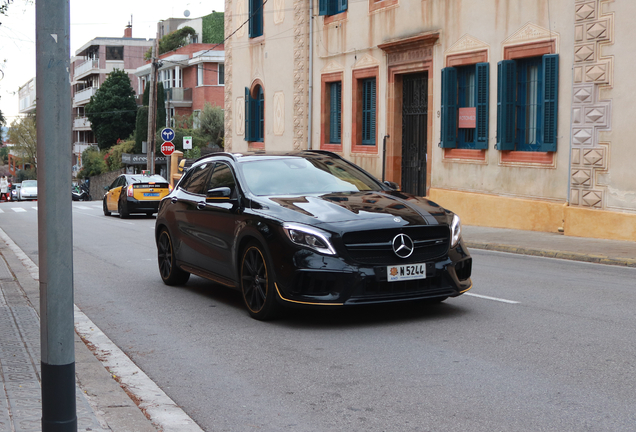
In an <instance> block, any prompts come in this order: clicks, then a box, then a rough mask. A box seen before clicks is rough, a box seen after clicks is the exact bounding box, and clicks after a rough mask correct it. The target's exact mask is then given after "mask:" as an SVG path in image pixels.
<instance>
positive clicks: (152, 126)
mask: <svg viewBox="0 0 636 432" xmlns="http://www.w3.org/2000/svg"><path fill="white" fill-rule="evenodd" d="M158 45H159V32H157V37H156V38H155V44H154V45H153V46H152V68H151V72H150V92H149V95H148V96H149V101H148V146H147V147H148V148H147V153H146V154H147V158H148V161H147V165H146V166H147V169H148V171H149V173H150V174H151V175H152V174H154V173H155V147H156V133H157V69H158V68H159V63H158V59H157V55H158V54H157V53H158V51H159V47H158Z"/></svg>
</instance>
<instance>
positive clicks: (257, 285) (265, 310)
mask: <svg viewBox="0 0 636 432" xmlns="http://www.w3.org/2000/svg"><path fill="white" fill-rule="evenodd" d="M271 269H272V265H271V260H270V259H269V257H268V256H267V254H266V253H265V252H264V248H263V247H262V246H261V245H260V244H258V243H256V242H252V243H250V244H248V245H247V247H246V248H245V250H244V251H243V255H242V258H241V270H240V271H241V273H240V277H241V292H242V293H243V301H244V302H245V306H247V310H248V312H249V314H250V316H251V317H252V318H254V319H257V320H261V321H266V320H271V319H273V318H275V317H276V316H277V315H278V314H279V312H280V305H279V304H278V303H277V302H276V300H277V299H276V295H277V294H276V290H275V287H274V277H273V273H272V271H271Z"/></svg>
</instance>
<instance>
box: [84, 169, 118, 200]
mask: <svg viewBox="0 0 636 432" xmlns="http://www.w3.org/2000/svg"><path fill="white" fill-rule="evenodd" d="M125 172H126V169H125V168H122V169H119V170H117V171H111V172H107V173H104V174H100V175H98V176H93V177H91V178H90V191H91V192H90V193H91V197H92V198H93V200H94V201H95V200H101V199H102V198H104V194H105V193H106V191H105V190H104V186H110V184H111V183H112V182H113V180H115V179H116V178H117V177H119V175H120V174H124V173H125Z"/></svg>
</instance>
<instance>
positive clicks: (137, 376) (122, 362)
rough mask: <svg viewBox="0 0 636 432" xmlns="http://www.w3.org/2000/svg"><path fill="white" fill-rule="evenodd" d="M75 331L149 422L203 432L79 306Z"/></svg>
mask: <svg viewBox="0 0 636 432" xmlns="http://www.w3.org/2000/svg"><path fill="white" fill-rule="evenodd" d="M75 330H76V331H77V333H78V334H79V335H80V336H81V337H82V338H83V339H85V340H87V341H88V342H90V343H91V344H92V345H93V346H94V347H95V357H97V358H98V359H99V360H101V362H102V363H103V364H104V366H105V367H107V368H108V370H109V371H110V373H111V374H112V375H117V376H118V377H119V379H120V382H121V385H122V387H124V388H125V389H126V390H127V391H129V392H131V393H132V394H134V395H135V396H136V397H137V398H138V399H140V402H139V405H138V406H139V408H140V409H141V410H142V411H143V412H145V413H146V414H147V415H148V416H149V417H150V420H151V421H152V422H153V423H154V424H156V425H159V426H160V427H161V430H163V431H166V432H171V431H174V432H181V431H183V432H203V430H202V429H201V428H200V427H199V426H198V425H197V424H196V423H195V422H194V420H192V419H191V418H190V416H188V415H187V414H186V413H185V412H184V411H183V410H182V409H181V408H179V407H178V406H177V404H176V403H174V401H173V400H172V399H170V397H169V396H168V395H167V394H165V393H164V391H163V390H161V389H160V388H159V386H157V384H155V383H154V381H152V380H151V379H150V378H149V377H148V375H146V374H145V373H144V371H142V370H141V369H139V368H138V367H137V365H136V364H135V363H133V361H132V360H130V358H129V357H128V356H127V355H126V354H124V352H123V351H122V350H120V349H119V347H118V346H117V345H115V344H114V343H113V341H111V340H110V339H109V338H108V336H106V335H105V334H104V333H103V332H102V331H101V330H100V329H99V328H98V327H97V326H96V325H95V324H94V323H93V322H92V321H91V320H90V319H89V318H88V317H87V316H86V315H85V314H84V313H83V312H82V311H81V310H80V309H79V308H78V307H77V306H75Z"/></svg>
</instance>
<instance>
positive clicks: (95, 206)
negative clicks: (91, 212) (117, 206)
mask: <svg viewBox="0 0 636 432" xmlns="http://www.w3.org/2000/svg"><path fill="white" fill-rule="evenodd" d="M93 208H98V209H100V208H102V206H101V205H94V206H93Z"/></svg>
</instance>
